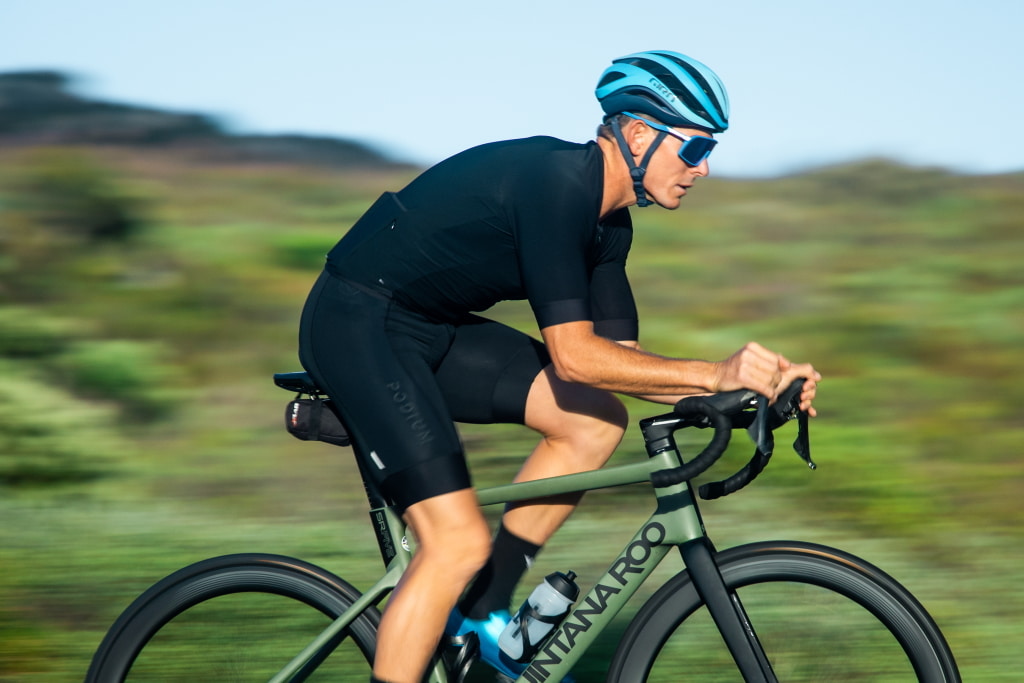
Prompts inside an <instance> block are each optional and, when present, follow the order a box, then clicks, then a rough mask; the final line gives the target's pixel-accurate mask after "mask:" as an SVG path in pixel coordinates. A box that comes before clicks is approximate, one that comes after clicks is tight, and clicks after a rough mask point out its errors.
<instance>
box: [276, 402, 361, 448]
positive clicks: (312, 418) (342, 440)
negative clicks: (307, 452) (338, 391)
mask: <svg viewBox="0 0 1024 683" xmlns="http://www.w3.org/2000/svg"><path fill="white" fill-rule="evenodd" d="M330 404H331V401H330V399H325V398H321V397H319V396H310V397H309V398H296V399H294V400H292V401H290V402H289V403H288V407H287V408H286V410H285V414H284V425H285V428H286V429H287V430H288V433H289V434H291V435H292V436H294V437H295V438H296V439H300V440H302V441H323V442H325V443H330V444H334V445H335V446H348V445H349V444H351V443H352V439H350V438H349V435H348V431H347V430H346V429H345V425H343V424H342V423H341V420H339V419H338V416H337V415H336V414H335V412H334V410H333V409H332V408H331V405H330Z"/></svg>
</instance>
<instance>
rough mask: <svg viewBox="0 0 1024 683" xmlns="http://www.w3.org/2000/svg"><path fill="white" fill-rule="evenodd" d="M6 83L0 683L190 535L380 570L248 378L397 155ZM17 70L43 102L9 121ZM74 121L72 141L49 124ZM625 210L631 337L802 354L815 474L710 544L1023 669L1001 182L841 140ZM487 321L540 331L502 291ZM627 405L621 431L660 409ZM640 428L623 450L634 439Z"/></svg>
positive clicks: (388, 179) (312, 459)
mask: <svg viewBox="0 0 1024 683" xmlns="http://www.w3.org/2000/svg"><path fill="white" fill-rule="evenodd" d="M19 80H20V85H17V86H16V87H13V90H18V89H19V88H20V89H21V90H20V92H22V95H20V96H19V98H20V99H18V98H15V99H16V100H17V101H20V102H21V104H20V105H17V106H13V105H11V102H12V101H13V100H12V99H11V98H10V95H9V93H10V92H12V85H11V84H12V82H13V81H19ZM13 81H12V77H11V76H7V77H5V78H3V79H0V373H2V375H0V376H2V379H0V518H2V520H3V524H0V565H2V566H3V567H4V571H3V572H2V573H0V681H25V680H32V681H37V680H38V681H66V680H73V679H76V678H79V677H80V676H81V674H82V672H83V671H84V670H85V667H86V665H87V662H88V659H89V657H90V655H91V652H92V650H93V649H94V648H95V646H96V644H97V643H98V642H99V639H100V638H101V636H102V633H103V632H104V630H105V629H106V628H107V627H108V626H109V624H110V622H111V621H112V620H113V619H114V618H115V616H116V615H117V613H118V612H119V611H120V610H121V609H122V608H123V607H124V606H125V605H126V604H127V602H128V601H130V600H131V599H132V598H133V597H134V595H136V594H137V593H138V592H140V591H141V590H142V589H143V588H145V587H146V586H147V585H148V584H149V583H151V582H153V581H154V580H156V579H157V578H159V577H161V576H163V575H165V574H167V573H169V572H170V571H172V570H173V569H175V568H177V567H179V566H181V565H183V564H185V563H187V562H190V561H193V560H197V559H200V558H202V557H204V556H208V555H213V554H220V553H226V552H242V551H264V552H280V553H285V554H294V555H299V556H302V557H304V558H305V559H308V560H311V561H314V562H320V563H323V564H325V566H327V567H328V568H329V569H331V570H333V571H335V572H337V573H339V574H342V575H344V576H346V577H347V578H350V579H351V580H352V581H353V582H355V583H356V584H357V585H365V581H367V580H368V579H369V577H370V576H371V574H372V571H373V569H374V568H375V566H376V563H377V562H378V561H379V560H378V558H377V554H376V549H375V548H374V546H373V539H372V534H371V533H370V530H369V529H368V528H367V527H366V523H365V509H364V508H365V502H364V501H363V500H361V496H362V493H361V491H360V488H359V486H358V485H357V484H356V483H355V480H354V477H355V476H356V475H355V471H354V468H353V467H352V463H351V462H350V461H349V452H348V451H347V450H343V449H337V448H334V447H331V446H326V445H322V444H309V443H301V442H298V441H295V440H293V439H291V438H290V437H288V436H287V435H286V434H285V433H284V430H283V429H281V418H282V412H283V409H284V404H285V402H286V401H287V400H288V398H289V396H288V395H286V394H285V393H284V392H282V391H280V390H278V389H276V388H275V387H273V386H272V385H271V382H270V375H271V374H272V373H273V372H277V371H285V370H293V369H297V367H298V365H297V360H296V353H295V346H296V339H295V338H296V329H297V325H298V316H299V311H300V308H301V305H302V302H303V300H304V298H305V295H306V292H307V291H308V288H309V286H310V285H311V284H312V282H313V280H314V279H315V277H316V275H317V272H318V270H319V268H320V266H321V263H322V260H323V255H324V254H325V253H326V251H327V250H328V249H329V248H330V246H331V245H333V243H334V242H335V241H336V240H337V239H338V238H339V237H340V236H341V235H342V234H343V233H344V231H345V230H346V229H347V228H348V226H350V225H351V224H352V222H353V221H354V220H355V219H356V218H357V217H358V216H359V215H360V213H361V212H362V211H363V210H364V209H365V208H366V207H367V206H368V205H369V203H370V202H371V201H372V199H373V198H374V197H375V196H376V195H377V194H378V193H379V192H381V191H382V190H385V189H394V188H398V187H401V185H403V184H404V183H405V182H407V181H408V180H409V179H410V178H411V177H412V176H413V174H414V173H415V169H413V168H410V167H406V166H402V165H396V164H394V163H392V162H389V161H387V160H384V159H382V158H381V157H379V156H378V155H375V154H374V153H372V152H369V151H366V150H363V152H358V154H359V155H361V156H358V159H359V160H353V161H350V162H345V163H342V162H341V161H339V160H338V159H340V157H336V161H334V162H331V163H321V161H320V160H319V158H311V157H302V156H301V155H299V156H288V155H274V154H269V153H267V154H266V155H265V156H259V155H251V154H250V153H249V152H245V153H242V152H239V151H238V149H242V148H244V147H245V145H244V144H243V146H242V148H234V147H233V145H235V144H236V143H237V142H238V139H237V138H235V137H234V136H230V135H226V134H224V133H222V132H218V130H217V127H216V125H215V124H213V123H211V122H210V121H208V120H206V119H204V118H203V117H192V116H190V115H176V114H175V115H165V114H162V113H160V112H152V111H147V110H137V109H134V108H130V107H129V108H121V107H119V106H116V105H97V104H96V103H89V102H84V101H81V100H78V99H77V98H76V97H75V96H74V95H70V94H69V93H68V92H67V90H66V86H67V83H66V81H65V80H64V79H63V77H60V76H56V75H52V74H50V75H40V74H34V75H28V76H26V75H16V76H14V77H13ZM26 83H28V84H29V85H26ZM32 83H34V85H32ZM47 83H49V85H47ZM25 88H28V89H29V90H32V89H33V88H34V89H35V90H34V92H35V93H36V96H37V100H36V101H37V102H43V101H44V100H46V98H48V97H49V98H50V102H51V104H49V105H45V106H44V105H43V104H39V107H40V108H41V109H40V110H39V111H46V112H50V113H49V114H45V115H43V114H39V115H38V116H35V117H33V116H30V115H28V114H27V113H26V112H27V111H28V110H29V109H31V107H29V106H28V104H26V103H27V102H29V101H31V98H28V97H26V96H24V92H26V90H25ZM57 100H60V101H63V102H64V105H60V106H57V104H55V103H56V102H57ZM65 105H66V107H67V108H66V109H64V110H63V111H65V114H61V115H58V114H57V113H56V112H57V111H61V106H65ZM94 105H95V107H98V108H94ZM76 107H77V108H79V109H77V111H79V112H80V114H73V113H71V112H73V111H76ZM110 107H112V108H110ZM12 110H18V112H20V113H15V114H12V113H11V112H12ZM119 117H120V118H119ZM33 118H35V119H37V120H36V121H34V122H33V121H32V120H30V119H33ZM118 120H120V121H121V123H120V124H118V123H113V122H115V121H118ZM132 122H135V123H132ZM136 124H137V126H136V127H135V128H133V127H132V126H135V125H136ZM122 125H123V126H124V127H125V129H124V130H121V129H120V126H122ZM83 130H85V131H90V132H89V135H95V136H96V137H93V138H89V137H88V136H85V137H75V135H78V134H79V133H77V132H76V133H74V135H72V134H71V133H69V131H83ZM60 131H64V132H63V133H61V132H60ZM103 131H106V132H103ZM133 131H134V132H133ZM62 135H70V136H71V137H61V136H62ZM118 135H120V136H121V138H120V141H118ZM197 141H199V142H197ZM307 142H308V141H307ZM243 143H244V140H243ZM303 144H305V142H304V143H303ZM339 144H345V143H339ZM353 145H354V146H353V149H355V150H360V149H362V147H361V146H360V145H358V144H356V143H353ZM250 149H251V148H250ZM364 152H365V153H364ZM314 157H315V155H314ZM300 158H302V159H303V161H302V162H301V163H299V162H298V161H297V160H298V159H300ZM634 216H635V222H636V239H635V246H634V251H633V253H632V255H631V260H630V266H629V267H630V276H631V279H632V281H633V284H634V288H635V290H636V293H637V297H638V299H639V301H640V305H641V317H642V321H641V341H642V343H643V344H644V346H645V347H647V348H650V349H652V350H654V351H657V352H660V353H665V354H668V355H679V356H687V357H706V358H723V357H725V356H727V355H728V354H730V353H732V352H733V351H734V350H735V349H737V348H739V346H741V345H742V344H743V343H745V342H746V341H749V340H751V339H754V340H757V341H759V342H761V343H763V344H765V345H766V346H769V347H771V348H775V349H778V350H779V351H781V352H783V353H785V354H786V355H788V356H789V357H791V358H793V359H794V360H798V361H803V360H808V361H811V362H813V363H814V364H815V365H816V367H818V368H819V369H820V370H821V371H822V373H823V374H824V375H825V381H824V382H823V383H822V385H821V390H820V392H821V397H820V401H819V402H818V406H819V411H820V414H821V417H820V418H819V419H817V420H815V421H814V423H813V424H812V429H811V437H812V443H813V447H814V449H815V460H816V461H817V462H818V463H819V470H818V471H816V472H814V473H813V474H812V473H808V471H807V469H806V468H804V467H802V466H801V465H800V464H799V463H798V461H797V459H796V457H795V456H792V455H791V454H788V453H786V452H785V449H784V448H782V447H781V446H780V449H779V453H778V455H777V456H776V461H775V462H774V463H773V465H772V468H771V469H770V470H769V471H768V472H767V473H766V474H765V476H764V477H763V478H762V479H761V480H759V482H758V485H757V486H755V487H752V488H751V489H750V490H749V491H744V492H743V493H741V494H739V495H737V496H734V497H730V498H727V499H725V500H723V501H719V502H716V503H714V504H710V505H708V506H707V510H706V518H707V522H708V525H709V528H711V530H712V533H713V535H714V536H715V538H716V541H717V542H718V543H719V545H720V546H727V545H730V544H733V543H739V542H745V541H748V540H755V539H767V538H772V537H796V538H799V539H802V540H809V541H818V542H823V543H829V544H834V545H840V546H842V547H844V548H846V549H848V550H851V551H853V552H856V553H859V554H862V555H864V556H865V557H867V559H869V560H872V561H874V562H876V563H877V564H879V565H881V566H882V567H884V568H885V569H887V570H889V571H891V572H892V573H893V574H895V575H896V576H897V578H899V579H900V580H902V581H904V582H905V583H906V584H907V585H908V586H909V587H910V588H911V589H912V590H913V591H914V592H915V593H916V594H917V595H918V597H920V598H921V600H922V601H923V602H924V603H925V605H926V606H928V608H929V609H930V610H931V611H932V612H933V614H934V615H935V616H936V618H937V619H938V621H939V623H940V624H941V625H942V626H943V628H944V629H945V631H946V633H947V635H948V636H949V639H950V641H951V644H952V645H953V647H954V649H955V651H956V652H957V654H958V656H959V658H960V661H961V665H962V667H963V669H964V678H965V680H971V681H1001V680H1006V681H1010V680H1014V681H1015V680H1017V678H1018V677H1019V672H1020V671H1021V670H1024V659H1022V658H1021V654H1020V649H1019V647H1018V646H1017V644H1018V643H1019V642H1020V641H1019V638H1020V636H1019V631H1020V626H1019V624H1020V614H1022V613H1024V588H1022V586H1024V582H1022V581H1021V579H1022V578H1024V574H1022V570H1021V566H1022V562H1024V552H1022V550H1021V548H1022V547H1024V484H1022V482H1024V458H1022V457H1021V454H1022V452H1024V419H1022V417H1021V411H1020V408H1019V406H1020V405H1022V404H1024V384H1022V382H1021V373H1020V370H1019V367H1020V350H1021V348H1022V347H1024V316H1022V315H1021V310H1022V309H1024V271H1022V269H1021V267H1020V264H1021V263H1022V262H1024V174H1017V175H1003V176H988V177H978V176H972V177H965V176H957V175H953V174H950V173H948V172H945V171H941V170H936V169H922V168H911V167H905V166H901V165H898V164H893V163H890V162H886V161H884V160H866V161H862V162H858V163H851V164H845V165H841V166H836V167H833V168H827V169H820V170H817V171H815V172H812V173H807V174H802V175H798V176H793V177H787V178H779V179H774V180H763V181H737V180H731V181H730V180H715V179H707V180H705V181H702V182H701V183H699V184H698V186H697V187H696V188H695V189H694V191H693V192H692V193H691V195H690V196H688V197H687V198H686V201H685V202H684V206H683V207H682V208H681V209H680V210H679V211H676V212H667V211H662V210H658V209H648V210H642V211H639V210H638V211H635V212H634ZM495 315H497V316H500V317H501V318H502V319H504V320H507V321H510V322H511V323H513V324H516V325H519V326H521V327H522V328H523V329H526V330H530V331H534V330H533V324H532V319H531V316H530V314H529V311H527V310H526V309H525V308H524V307H523V306H521V305H516V304H508V305H505V304H503V305H502V306H500V307H498V310H497V311H496V312H495ZM629 406H630V410H631V413H632V415H633V417H634V418H635V419H634V423H635V421H636V419H639V418H641V417H645V416H648V415H651V414H654V413H655V412H661V409H660V408H658V407H656V406H651V405H649V404H643V403H640V402H637V401H631V402H630V403H629ZM463 438H464V440H465V442H466V445H467V449H468V451H469V452H470V454H471V456H470V461H471V466H472V468H473V472H474V476H475V477H476V480H477V481H478V482H480V483H495V482H499V481H505V480H507V479H508V478H510V477H511V476H512V473H513V472H514V471H515V469H516V467H517V465H518V463H519V462H520V461H521V459H522V457H523V455H524V453H526V452H527V451H528V450H529V449H530V448H531V446H532V436H531V435H530V434H528V433H524V430H517V429H511V428H488V427H478V426H466V427H465V428H464V430H463ZM636 438H637V434H636V431H635V430H631V433H630V434H629V435H627V441H626V443H625V445H624V446H623V448H622V450H621V452H620V453H619V454H617V455H616V459H617V461H620V462H625V461H628V460H630V459H635V458H637V457H642V456H641V450H640V448H638V447H637V446H635V445H634V443H633V442H634V441H635V439H636ZM786 441H788V437H785V436H784V435H780V441H779V443H780V444H784V443H785V442H786ZM747 450H748V449H747V446H746V445H745V444H741V443H738V444H737V445H736V448H735V449H734V452H733V453H731V454H729V455H727V456H726V457H727V458H731V462H730V463H729V464H734V465H735V464H738V463H739V461H740V460H742V459H744V458H746V457H748V456H749V453H748V452H747ZM641 501H642V498H640V494H639V493H638V492H636V491H635V490H633V489H632V488H628V487H627V488H625V489H622V490H616V491H613V492H607V493H601V494H599V495H595V496H593V497H590V498H588V499H587V501H586V502H585V504H584V506H583V507H582V509H581V510H580V512H579V513H578V515H577V517H576V518H575V519H574V521H573V522H572V523H571V524H570V525H569V526H568V527H567V528H566V530H565V531H564V532H562V533H561V534H560V535H559V537H558V538H557V539H556V543H554V544H553V547H552V548H550V549H548V550H546V551H545V555H544V556H543V561H541V562H539V566H538V569H537V572H539V574H538V576H539V575H541V574H542V573H544V572H546V570H549V569H550V568H551V567H552V566H556V567H560V566H562V564H560V563H571V566H572V568H573V569H574V570H576V571H577V573H579V574H580V576H581V577H589V578H593V577H595V576H596V575H598V573H599V572H600V571H602V570H603V569H604V567H598V566H582V564H583V563H582V562H580V561H579V556H580V553H579V552H578V550H577V551H574V550H573V546H574V544H578V543H580V542H583V541H584V540H585V541H586V542H587V543H590V544H591V545H592V546H593V545H594V544H597V545H602V544H607V548H604V547H603V546H602V547H601V548H600V549H599V550H598V551H595V553H594V554H595V555H596V556H598V557H605V556H607V557H611V556H612V554H613V553H614V552H615V551H617V550H618V549H619V548H620V547H621V544H622V542H624V541H625V540H627V539H628V536H627V537H623V534H625V533H627V532H631V531H632V528H630V527H631V526H634V525H635V523H636V522H637V518H636V515H638V514H645V513H646V510H645V508H644V506H645V505H646V502H641ZM630 515H633V516H630ZM574 525H575V526H574ZM574 529H575V530H574ZM566 566H569V565H568V564H567V565H566ZM530 583H531V581H530V580H528V581H526V584H527V585H529V584H530ZM600 656H601V655H600V653H599V654H598V655H596V659H595V663H593V665H592V666H593V667H594V671H583V672H582V673H583V675H582V676H581V677H579V679H580V680H581V682H582V681H590V680H597V678H596V675H597V673H596V672H598V671H599V670H600V667H601V661H600Z"/></svg>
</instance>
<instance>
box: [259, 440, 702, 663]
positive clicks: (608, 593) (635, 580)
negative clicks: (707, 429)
mask: <svg viewBox="0 0 1024 683" xmlns="http://www.w3.org/2000/svg"><path fill="white" fill-rule="evenodd" d="M679 464H680V456H679V451H678V449H677V448H674V447H673V448H671V449H669V450H666V451H663V452H661V453H658V454H656V455H653V456H652V457H650V458H649V459H648V460H645V461H644V462H641V463H636V464H630V465H618V466H614V467H609V468H606V469H602V470H595V471H591V472H581V473H578V474H567V475H563V476H560V477H552V478H548V479H541V480H537V481H527V482H520V483H514V484H505V485H502V486H495V487H491V488H485V489H480V490H478V492H477V496H478V498H479V500H480V504H481V505H497V504H500V503H509V502H514V501H522V500H532V499H538V498H547V497H550V496H557V495H561V494H566V493H581V492H585V491H593V490H597V489H605V488H613V487H616V486H626V485H629V484H640V483H644V482H647V483H650V479H651V474H652V473H653V472H657V471H660V470H668V469H671V468H674V467H678V466H679ZM654 493H655V496H656V497H657V501H658V505H657V508H656V510H655V512H654V514H652V515H651V516H650V518H648V519H647V521H646V522H644V524H643V525H642V526H641V527H640V529H639V530H638V531H637V532H636V534H635V535H634V536H633V538H632V540H631V541H630V542H629V544H628V545H626V547H625V548H624V549H623V550H622V551H621V552H620V553H619V555H618V556H617V557H616V559H615V560H614V562H612V565H611V566H610V567H609V568H608V571H607V572H605V574H604V576H602V577H601V578H600V580H598V581H597V583H595V584H594V587H593V588H592V589H591V590H590V592H589V593H587V594H586V595H585V596H583V598H582V599H580V600H579V601H577V603H576V605H575V606H574V608H573V609H572V612H571V613H570V614H569V616H568V617H567V618H566V619H565V620H564V621H563V622H562V623H561V625H560V626H559V627H558V629H557V630H556V631H555V632H554V633H553V635H552V636H551V638H549V639H548V641H547V642H546V643H545V645H544V647H543V648H542V649H541V650H540V652H538V653H537V655H536V657H535V658H534V660H533V662H532V663H531V664H530V665H529V667H528V668H527V669H526V670H525V671H524V672H523V674H522V675H521V676H520V678H519V679H518V680H519V681H524V682H526V683H542V682H545V681H554V682H557V681H561V680H562V678H563V677H564V676H566V675H567V674H568V673H569V670H570V669H571V668H572V667H573V665H574V664H575V663H576V662H577V661H578V660H579V659H580V658H581V657H582V656H583V654H584V652H585V651H586V650H587V648H588V647H589V646H590V645H591V644H592V643H593V642H594V640H595V639H596V638H597V637H598V636H599V635H600V634H601V632H602V631H603V630H604V629H605V628H606V627H607V626H608V625H609V624H610V623H611V622H612V619H613V618H614V617H615V616H616V615H617V614H618V613H619V611H620V610H621V609H622V607H623V606H624V605H625V604H626V603H627V602H628V601H629V600H630V598H632V597H633V595H634V594H635V593H636V591H637V589H639V588H640V586H641V585H642V584H643V583H644V581H645V580H646V579H647V578H648V577H649V576H650V575H651V573H652V572H653V571H654V569H655V568H656V567H657V566H658V564H659V563H660V562H661V561H662V560H663V559H664V558H665V556H666V555H667V554H668V553H669V551H670V550H672V548H675V547H679V546H681V545H683V544H685V543H687V542H689V541H693V540H696V539H699V538H703V537H705V535H706V534H705V531H704V524H703V521H702V519H701V516H700V511H699V510H698V508H697V506H696V503H695V500H694V497H693V490H692V488H691V487H690V485H689V483H688V482H684V483H681V484H676V485H673V486H667V487H664V488H656V489H655V490H654ZM370 514H371V518H372V520H373V524H374V525H375V530H376V531H377V535H378V541H379V543H380V546H381V552H382V554H383V555H384V557H385V561H386V563H387V570H386V572H385V574H384V576H383V577H381V579H380V580H379V581H378V582H377V583H376V584H375V585H374V586H373V587H372V588H370V589H369V590H367V591H366V592H365V593H363V594H362V596H361V597H360V598H359V599H358V600H356V601H355V602H354V603H353V604H352V606H351V607H349V608H348V609H347V610H346V611H345V613H344V614H342V615H341V616H340V617H338V618H337V619H336V620H335V621H334V622H332V623H331V624H330V625H329V626H328V627H327V628H326V629H325V630H324V631H323V632H322V633H321V634H320V635H319V636H318V637H317V638H316V639H315V640H314V641H313V642H311V643H310V644H309V646H307V647H306V648H305V649H304V650H303V651H302V652H301V653H299V654H298V655H297V656H296V657H295V658H294V659H293V660H292V661H291V662H289V664H288V665H287V666H286V667H285V668H284V669H282V670H281V671H280V672H279V673H278V674H277V675H276V676H275V677H274V678H272V679H271V683H284V682H285V681H289V680H291V678H292V677H293V676H294V675H295V674H296V673H298V672H299V671H301V670H302V667H303V666H304V665H305V664H306V663H308V662H309V661H310V660H312V659H313V658H314V657H315V656H316V655H317V653H319V652H320V650H321V649H322V648H329V647H332V641H334V639H335V638H336V637H337V636H338V634H340V633H341V632H342V631H343V630H344V629H345V628H346V627H347V626H348V625H349V624H351V623H352V622H353V621H354V620H355V619H356V618H357V617H358V616H359V615H360V614H361V613H362V612H363V611H364V610H366V609H367V608H369V607H371V606H374V605H377V604H378V603H380V602H381V601H382V600H383V599H384V597H385V596H387V595H388V594H389V593H390V592H391V591H392V590H393V589H394V588H395V586H396V585H397V584H398V581H399V579H400V578H401V576H402V574H403V573H404V572H405V570H406V568H407V567H408V566H409V562H410V560H411V559H412V551H411V549H410V547H409V543H408V540H407V536H406V527H405V524H404V523H403V522H402V520H401V519H400V518H399V516H398V515H397V514H396V513H395V511H394V510H393V509H392V508H378V509H375V510H372V511H371V513H370ZM428 680H430V681H431V682H432V683H447V681H448V674H447V672H446V671H445V668H444V665H443V662H441V661H440V658H438V662H437V663H436V664H435V665H434V667H433V669H432V670H431V671H430V672H429V677H428Z"/></svg>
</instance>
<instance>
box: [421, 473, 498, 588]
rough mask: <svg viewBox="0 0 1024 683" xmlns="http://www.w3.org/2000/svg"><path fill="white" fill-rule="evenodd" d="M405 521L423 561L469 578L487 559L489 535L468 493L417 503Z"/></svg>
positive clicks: (473, 498)
mask: <svg viewBox="0 0 1024 683" xmlns="http://www.w3.org/2000/svg"><path fill="white" fill-rule="evenodd" d="M406 519H407V520H408V522H409V524H410V526H411V527H412V529H413V531H414V532H415V534H416V537H417V540H418V542H419V549H418V551H417V552H418V553H419V554H421V555H423V558H422V560H423V561H427V562H430V563H431V564H437V565H441V564H443V565H445V566H447V567H448V568H449V569H450V570H451V571H455V572H460V573H461V572H467V573H469V574H470V575H471V574H473V573H475V572H476V571H477V570H479V569H480V567H482V566H483V565H484V563H485V562H486V561H487V558H488V557H489V556H490V552H491V531H490V528H489V527H488V526H487V521H486V520H485V519H484V516H483V514H482V513H481V512H480V508H479V507H478V505H477V501H476V495H475V494H474V493H473V492H472V491H471V490H468V489H467V490H465V491H457V492H455V493H452V494H445V495H442V496H436V497H434V498H429V499H427V500H425V501H422V502H420V503H416V504H415V505H413V506H411V507H410V508H409V509H408V510H407V511H406Z"/></svg>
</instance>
